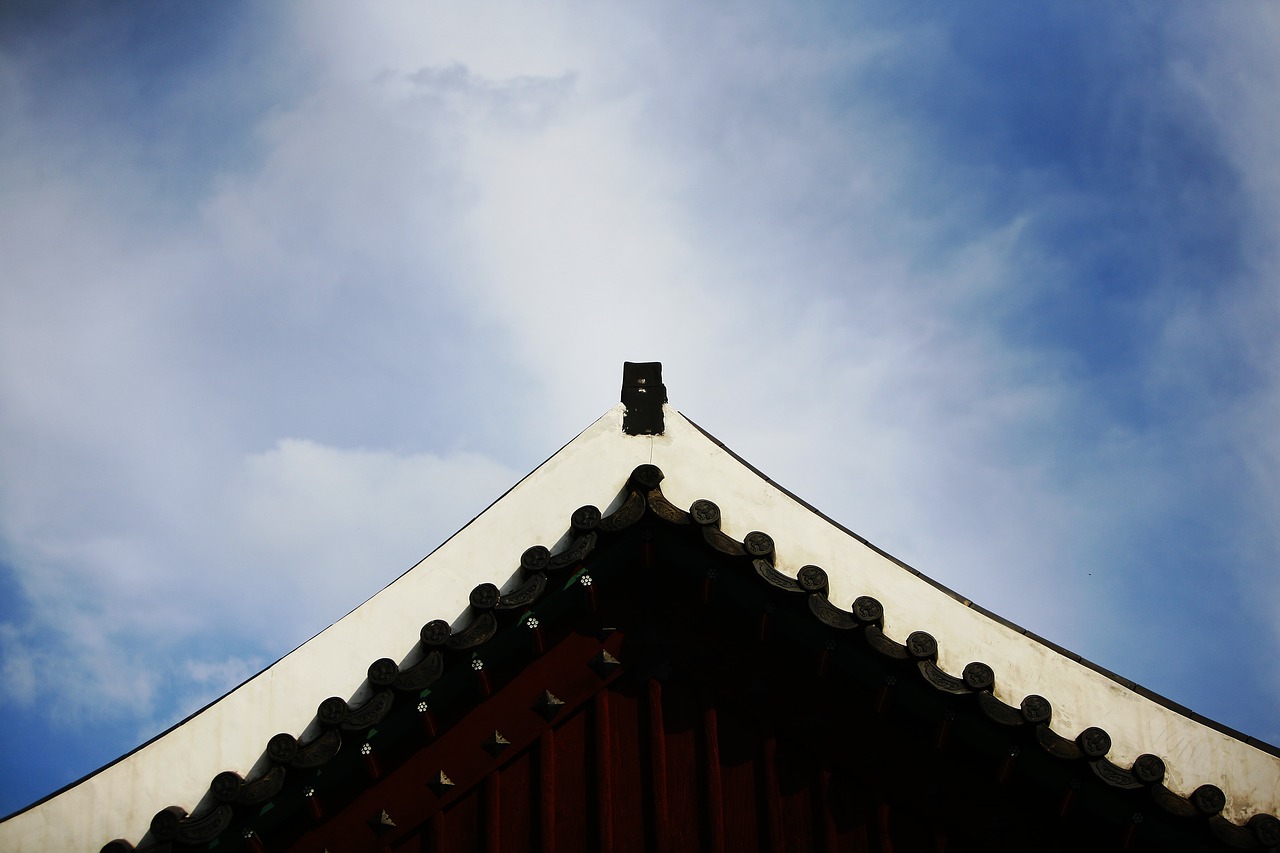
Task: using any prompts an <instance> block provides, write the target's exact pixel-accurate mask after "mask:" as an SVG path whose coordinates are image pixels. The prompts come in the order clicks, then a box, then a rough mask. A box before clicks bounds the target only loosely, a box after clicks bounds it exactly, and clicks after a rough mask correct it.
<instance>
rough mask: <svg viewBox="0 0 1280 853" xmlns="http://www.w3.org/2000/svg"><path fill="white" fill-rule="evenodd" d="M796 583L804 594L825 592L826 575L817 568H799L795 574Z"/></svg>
mask: <svg viewBox="0 0 1280 853" xmlns="http://www.w3.org/2000/svg"><path fill="white" fill-rule="evenodd" d="M796 583H798V584H799V585H800V588H801V589H802V590H804V591H805V592H822V593H826V591H827V573H826V572H825V571H823V570H822V569H821V568H819V567H818V566H801V567H800V571H799V572H797V573H796Z"/></svg>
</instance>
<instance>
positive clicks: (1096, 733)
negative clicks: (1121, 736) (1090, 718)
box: [1076, 726, 1111, 758]
mask: <svg viewBox="0 0 1280 853" xmlns="http://www.w3.org/2000/svg"><path fill="white" fill-rule="evenodd" d="M1076 745H1077V746H1079V747H1080V751H1081V752H1083V753H1084V756H1085V758H1101V757H1102V756H1104V755H1106V754H1107V753H1108V752H1110V751H1111V735H1109V734H1107V733H1106V732H1105V731H1103V730H1102V729H1100V728H1098V727H1097V726H1089V727H1088V728H1087V729H1085V730H1084V731H1082V732H1080V734H1078V735H1076Z"/></svg>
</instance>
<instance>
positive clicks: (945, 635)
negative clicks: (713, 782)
mask: <svg viewBox="0 0 1280 853" xmlns="http://www.w3.org/2000/svg"><path fill="white" fill-rule="evenodd" d="M664 411H665V421H666V429H665V432H664V433H663V434H662V435H657V436H628V435H625V434H624V433H623V430H622V418H623V414H624V407H623V406H622V405H619V406H616V407H614V408H613V409H611V410H610V411H608V412H606V413H605V415H604V416H603V417H601V418H600V419H599V420H598V421H597V422H596V423H594V424H592V425H591V426H590V427H588V428H587V429H586V430H584V431H583V432H582V433H581V434H579V435H578V436H577V437H576V438H575V439H574V440H573V441H571V442H570V443H569V444H567V445H566V446H565V447H564V448H562V449H561V450H560V451H559V452H558V453H556V454H555V455H554V456H552V457H551V458H550V459H548V460H547V461H546V462H545V463H543V464H542V465H541V466H539V467H538V468H537V469H536V470H535V471H534V472H533V473H531V474H529V475H528V476H527V477H525V478H524V479H523V480H521V481H520V482H519V483H518V484H516V485H515V486H514V487H513V488H512V489H511V490H510V491H509V492H508V493H507V494H505V495H503V496H502V497H501V498H499V499H498V500H497V501H496V502H495V503H494V504H493V505H491V506H490V507H489V508H488V509H487V510H485V511H484V512H483V513H482V514H481V515H480V516H478V517H477V518H476V519H475V520H474V521H472V522H471V523H470V524H469V525H467V526H466V527H465V528H463V529H462V530H461V531H459V532H458V533H457V534H455V535H454V536H453V537H451V538H450V539H449V540H448V541H447V542H445V543H444V544H443V545H441V546H440V547H439V548H438V549H436V551H434V552H433V553H432V554H431V555H430V556H428V557H427V558H425V559H424V560H422V561H421V562H420V563H418V564H417V565H416V566H414V567H413V568H412V569H410V570H409V571H408V572H406V573H405V574H404V575H402V576H401V577H399V578H398V579H396V580H395V581H394V582H393V583H391V584H390V585H389V586H387V587H386V588H385V589H383V590H382V591H381V592H379V593H377V594H376V595H374V596H373V597H372V598H370V599H369V600H368V601H366V602H365V603H364V604H362V605H360V606H359V607H358V608H356V609H355V610H353V611H352V612H351V613H350V614H348V615H347V616H346V617H344V618H343V619H341V620H340V621H338V622H336V623H335V624H333V625H331V626H330V627H329V628H327V629H325V630H324V631H322V632H321V633H320V634H318V635H316V636H315V637H313V638H312V639H311V640H309V641H307V642H306V643H305V644H303V645H302V646H300V647H299V648H298V649H296V650H294V651H293V652H291V653H289V654H288V655H286V656H285V657H284V658H282V659H281V660H279V661H277V662H276V663H275V664H273V665H272V666H270V667H269V668H267V669H266V670H264V671H263V672H261V673H259V674H258V675H257V676H255V677H254V678H252V679H250V680H249V681H248V682H246V683H245V684H243V685H241V686H240V687H238V688H236V689H235V690H233V691H232V692H231V693H228V694H227V695H226V696H224V697H222V698H221V699H219V700H218V701H217V702H215V703H213V704H211V705H210V706H208V707H207V708H205V709H203V710H202V711H200V712H199V713H197V714H196V715H194V716H193V717H191V718H190V719H188V720H186V721H184V722H183V723H181V724H179V725H178V726H176V727H175V728H173V729H171V730H170V731H168V732H166V733H165V734H164V735H162V736H160V737H159V738H157V739H156V740H154V741H152V742H151V743H149V744H147V745H145V746H143V747H141V748H140V749H138V750H137V751H135V752H133V753H131V754H129V755H128V756H126V757H124V758H123V759H121V760H120V761H118V762H117V763H115V764H113V765H110V766H108V767H106V768H104V769H102V770H100V771H98V772H97V773H96V774H94V775H92V776H90V777H88V778H86V779H84V780H82V781H81V782H79V783H78V784H76V785H74V786H73V787H70V788H68V789H66V790H64V791H63V792H61V793H59V794H58V795H57V796H55V797H52V798H51V799H49V800H47V801H45V802H43V803H41V804H39V805H37V806H35V807H33V808H31V809H28V810H27V811H24V812H21V813H19V814H17V815H15V816H13V817H11V818H10V819H8V820H7V821H5V822H4V823H2V824H0V850H4V851H12V852H13V853H27V851H51V850H56V851H79V850H84V851H97V850H99V849H100V848H101V846H102V845H103V844H104V843H106V842H107V841H109V840H111V839H113V838H117V837H120V838H127V839H131V840H135V841H136V840H137V838H138V837H139V836H140V835H141V834H142V833H143V832H144V831H145V830H146V828H147V826H148V825H149V823H150V820H151V818H152V816H153V815H154V814H155V813H156V812H157V811H159V810H160V809H162V808H164V807H166V806H169V805H181V806H183V807H185V808H187V809H191V808H193V807H194V806H195V805H196V803H197V802H199V801H200V799H201V798H202V797H203V796H204V794H205V793H206V791H207V790H208V787H209V783H210V781H211V780H212V778H213V777H214V776H215V775H216V774H218V773H219V772H222V771H225V770H233V771H236V772H238V773H240V774H241V775H247V774H248V773H249V771H250V769H251V768H252V766H253V765H254V763H255V761H257V760H258V758H259V757H260V756H261V754H262V752H263V750H264V748H265V746H266V743H267V741H268V740H269V739H270V738H271V737H272V736H273V735H274V734H276V733H277V732H289V733H292V734H295V735H296V734H300V733H301V732H302V730H303V729H304V727H305V726H306V725H307V724H308V722H309V721H310V720H311V719H312V718H313V716H314V715H315V712H316V707H317V705H318V704H319V703H320V702H321V701H322V700H323V699H325V698H326V697H328V696H341V697H344V698H345V697H349V696H351V694H352V692H353V690H354V689H355V688H356V687H357V685H359V684H360V682H361V681H362V680H363V678H364V674H365V671H366V669H367V667H368V666H369V664H370V663H371V662H372V661H374V660H376V659H378V658H382V657H390V658H393V659H395V660H401V659H402V658H403V657H404V656H405V654H406V653H407V652H408V651H409V649H410V648H411V647H412V645H413V643H414V641H415V639H416V638H417V636H418V631H419V629H420V628H421V627H422V625H423V624H424V623H425V622H427V621H429V620H431V619H436V618H445V619H448V620H451V621H452V619H453V618H454V617H456V616H457V615H458V614H461V613H462V612H463V611H464V609H465V608H466V606H467V599H468V595H469V593H470V591H471V590H472V589H473V588H474V587H475V586H476V585H477V584H480V583H483V582H486V581H488V582H492V583H497V584H499V585H501V584H502V583H503V582H504V581H506V580H507V577H508V576H509V575H510V574H511V573H512V572H514V571H515V569H516V566H517V565H518V562H519V557H520V554H521V553H522V552H523V551H524V549H526V548H528V547H529V546H531V545H535V544H543V545H546V546H548V547H553V546H554V545H555V544H556V543H557V542H558V541H559V540H560V539H561V537H562V536H563V535H564V533H565V531H566V530H567V529H568V519H569V517H570V515H571V514H572V513H573V511H574V510H575V509H577V508H578V507H580V506H582V505H584V504H594V505H596V506H598V507H600V508H602V509H603V508H605V507H607V506H608V505H609V504H610V503H611V502H612V501H613V500H614V499H615V498H616V497H617V496H618V495H619V493H620V491H621V490H622V488H623V487H624V484H625V483H626V481H627V478H628V475H629V474H630V473H631V471H632V470H633V469H634V468H635V467H636V466H637V465H640V464H643V463H652V464H655V465H657V466H658V467H659V468H661V469H662V471H663V472H664V474H665V475H666V478H665V479H664V480H663V483H662V488H663V493H664V494H665V496H666V497H667V498H668V499H669V500H670V501H671V502H672V503H673V504H675V505H676V506H678V507H682V508H687V507H689V506H690V505H691V504H692V503H693V502H694V501H695V500H697V499H699V498H706V499H710V500H713V501H714V502H715V503H716V504H717V505H718V506H719V507H720V510H721V517H722V522H721V528H722V530H723V531H724V532H725V533H727V534H728V535H730V536H732V537H734V538H736V539H739V540H741V539H742V538H743V537H744V536H745V535H746V534H747V533H749V532H751V531H753V530H761V531H765V532H767V533H768V534H770V536H772V537H773V540H774V542H775V544H776V566H777V568H778V569H779V570H780V571H782V572H783V573H785V574H788V575H790V576H792V577H794V576H795V575H796V573H797V571H798V570H799V569H800V567H801V566H804V565H806V564H814V565H818V566H821V567H822V568H824V569H825V570H826V571H827V573H828V576H829V580H830V599H831V601H832V602H833V603H836V604H837V605H840V606H843V607H848V606H849V604H850V603H851V602H852V601H853V599H854V598H856V597H858V596H860V595H870V596H874V597H875V598H877V599H878V600H879V601H880V602H881V603H882V604H883V606H884V613H885V617H884V632H885V634H886V635H887V636H889V637H890V638H892V639H895V640H897V641H899V642H901V641H903V640H904V639H905V638H906V637H907V636H908V635H909V634H910V633H911V632H912V631H915V630H925V631H928V632H929V633H930V634H932V635H933V636H934V637H935V638H936V639H937V641H938V649H939V651H938V665H939V666H940V667H941V668H942V669H943V670H945V671H946V672H949V673H953V674H959V673H960V672H961V671H962V670H963V668H964V666H965V665H966V664H967V663H969V662H971V661H982V662H984V663H986V664H988V665H989V666H991V667H992V669H993V670H994V671H995V674H996V687H995V693H996V695H997V696H998V697H999V698H1001V699H1003V700H1004V701H1005V702H1007V703H1009V704H1011V705H1015V706H1016V705H1017V704H1018V703H1019V702H1020V701H1021V699H1022V698H1023V697H1024V696H1026V695H1028V694H1033V693H1036V694H1041V695H1044V696H1045V697H1047V698H1048V699H1049V700H1050V701H1051V702H1052V703H1053V709H1054V716H1053V728H1054V730H1055V731H1057V732H1058V733H1059V734H1061V735H1063V736H1064V737H1067V738H1073V737H1075V735H1077V734H1078V733H1079V732H1080V731H1081V730H1082V729H1084V728H1085V727H1087V726H1090V725H1099V726H1102V727H1104V728H1105V729H1106V730H1107V732H1108V733H1109V734H1110V735H1111V737H1112V741H1113V747H1112V751H1111V753H1110V754H1109V756H1108V757H1109V758H1110V759H1111V760H1112V761H1113V762H1114V763H1116V764H1118V765H1121V766H1124V767H1128V766H1129V765H1130V764H1131V763H1132V761H1133V759H1134V758H1136V757H1137V756H1138V755H1140V754H1143V753H1151V754H1154V755H1157V756H1160V757H1161V758H1163V759H1164V760H1165V762H1166V765H1167V776H1166V780H1165V784H1166V785H1167V786H1168V787H1169V788H1170V789H1171V790H1173V791H1174V792H1175V793H1178V794H1182V795H1184V796H1185V795H1188V794H1190V793H1191V791H1192V790H1194V789H1195V788H1196V787H1197V786H1199V785H1202V784H1206V783H1211V784H1215V785H1218V786H1219V787H1220V788H1222V789H1223V790H1224V791H1225V792H1226V793H1227V797H1228V805H1227V809H1226V810H1225V811H1224V813H1223V814H1224V816H1225V817H1227V818H1228V819H1230V820H1232V821H1234V822H1236V823H1241V822H1243V821H1244V820H1246V819H1247V818H1248V817H1249V816H1251V815H1252V814H1255V813H1259V812H1267V813H1270V814H1273V815H1274V814H1277V813H1280V758H1277V757H1276V756H1274V755H1271V754H1269V753H1267V752H1264V751H1262V750H1259V749H1257V748H1255V747H1253V746H1250V745H1248V744H1246V743H1244V742H1242V741H1240V740H1238V739H1236V738H1234V737H1231V736H1230V735H1228V734H1226V733H1224V732H1221V731H1218V730H1216V729H1213V728H1210V727H1208V726H1205V725H1203V724H1201V723H1198V722H1196V721H1194V720H1191V719H1189V718H1187V717H1185V716H1183V715H1182V714H1180V713H1178V712H1177V711H1176V710H1174V709H1172V708H1169V707H1166V706H1164V705H1162V704H1160V703H1158V702H1156V701H1153V700H1151V699H1149V698H1146V697H1144V696H1142V695H1140V694H1138V693H1135V692H1133V691H1131V690H1129V689H1127V688H1125V687H1124V686H1122V685H1121V684H1119V683H1117V682H1116V681H1114V680H1113V679H1111V678H1109V677H1107V676H1106V675H1105V674H1103V673H1100V672H1098V671H1096V670H1094V669H1091V668H1089V667H1088V666H1085V665H1082V664H1080V663H1077V662H1075V661H1073V660H1071V659H1069V658H1067V657H1064V656H1063V655H1062V654H1061V653H1060V652H1058V651H1057V650H1055V649H1053V648H1050V647H1048V646H1046V645H1044V644H1042V643H1040V642H1039V641H1037V640H1035V639H1034V638H1031V637H1028V636H1025V635H1023V634H1022V633H1020V632H1019V631H1018V630H1016V629H1014V628H1012V627H1010V626H1008V625H1006V624H1003V623H1001V622H1000V621H998V620H995V619H992V618H991V617H990V616H988V615H987V614H985V613H983V612H981V611H979V610H976V609H974V608H972V607H969V606H967V605H966V603H965V602H963V601H962V600H960V599H958V598H957V597H955V596H953V595H951V594H949V593H948V592H947V591H945V590H943V589H940V588H938V587H936V586H935V585H933V584H931V583H929V582H928V581H926V580H923V579H921V578H920V577H918V576H916V575H915V574H914V573H912V572H910V571H908V570H906V569H904V568H903V567H902V566H901V565H899V564H898V563H896V562H895V561H893V560H892V559H891V558H889V557H888V556H886V555H884V554H882V553H881V552H879V551H877V550H876V549H874V548H873V547H871V546H869V545H867V544H866V543H864V542H863V541H861V540H860V539H858V538H857V537H856V536H853V535H852V534H850V533H849V532H848V531H847V530H845V529H843V528H841V527H840V526H839V525H837V524H835V523H833V522H832V521H830V520H828V519H826V518H824V517H823V516H821V515H820V514H818V513H816V512H815V511H813V510H812V509H810V508H809V507H807V506H805V505H804V504H803V503H801V502H800V501H799V500H797V499H796V498H794V497H793V496H791V495H789V494H788V493H787V492H785V491H784V490H782V489H780V488H779V487H777V486H775V485H774V484H772V483H770V482H769V481H768V480H767V479H765V478H764V477H762V476H761V475H760V474H759V473H758V472H756V471H755V470H753V469H752V468H750V467H749V466H748V465H746V464H744V463H743V462H742V461H741V460H739V459H737V458H736V457H735V456H734V455H733V454H731V453H730V452H728V451H727V450H726V449H725V448H724V447H722V446H721V445H719V444H718V443H717V442H716V441H714V440H712V439H711V438H709V437H708V436H707V435H706V434H704V433H703V432H702V431H701V430H699V429H698V428H697V427H696V426H695V425H693V424H692V423H691V422H689V421H688V420H687V419H685V418H684V417H683V416H681V415H680V414H679V413H678V412H676V411H675V410H674V409H671V408H670V407H665V408H664Z"/></svg>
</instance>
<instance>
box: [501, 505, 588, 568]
mask: <svg viewBox="0 0 1280 853" xmlns="http://www.w3.org/2000/svg"><path fill="white" fill-rule="evenodd" d="M592 509H595V507H592ZM578 512H582V510H578ZM577 514H578V513H574V515H575V516H576V515H577ZM599 523H600V513H599V512H598V511H597V513H596V524H599ZM575 526H576V525H575ZM549 562H551V551H550V550H548V549H547V546H546V545H534V546H532V547H530V548H526V549H525V550H524V553H523V554H521V555H520V568H522V569H524V570H525V571H526V572H541V571H544V570H546V568H547V563H549Z"/></svg>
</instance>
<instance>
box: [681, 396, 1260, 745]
mask: <svg viewBox="0 0 1280 853" xmlns="http://www.w3.org/2000/svg"><path fill="white" fill-rule="evenodd" d="M681 417H684V416H683V415H681ZM684 420H686V421H687V422H688V423H689V425H690V426H692V427H693V428H694V429H696V430H697V431H698V432H699V433H701V434H702V436H703V437H705V438H706V439H707V440H708V441H710V442H712V443H713V444H715V445H716V446H717V447H719V448H720V449H721V450H722V451H724V453H725V454H727V455H728V456H730V457H732V458H733V460H734V461H736V462H737V463H738V464H740V465H742V467H744V468H746V469H747V470H749V471H751V472H752V473H753V474H755V475H756V476H757V477H759V478H760V479H761V480H763V481H764V482H766V483H768V484H769V485H770V486H771V487H772V488H774V489H777V490H778V491H779V492H781V493H782V494H784V495H786V496H787V497H788V498H790V499H791V500H793V501H795V503H796V504H797V505H799V506H801V507H803V508H804V509H805V510H807V511H809V512H810V513H812V514H813V515H815V516H817V517H818V518H820V519H822V520H823V521H824V522H825V523H827V524H829V525H831V526H832V527H834V528H836V529H837V530H840V531H841V532H842V533H844V534H845V535H847V536H848V537H849V538H850V539H854V540H856V541H857V542H859V543H860V544H862V545H863V546H865V547H866V548H868V549H869V550H871V551H873V552H875V553H876V554H878V555H879V556H881V557H883V558H884V559H886V560H888V561H889V562H891V563H893V564H894V565H895V566H897V567H899V568H900V569H902V570H903V571H905V572H907V573H909V574H911V575H912V576H914V577H916V578H918V579H919V580H921V581H923V582H924V583H927V584H928V585H929V586H931V587H933V588H934V589H936V590H938V591H939V592H941V593H943V594H944V595H946V596H948V597H949V598H951V599H953V600H955V601H957V602H959V603H960V604H962V605H964V606H965V607H967V608H969V609H970V610H973V611H974V612H976V613H981V614H982V615H983V616H985V617H986V618H988V619H990V620H992V621H993V622H997V623H999V624H1001V625H1003V626H1004V627H1006V628H1008V629H1009V630H1011V631H1014V632H1015V633H1018V634H1021V635H1022V636H1024V637H1026V638H1027V639H1029V640H1032V641H1034V642H1036V643H1038V644H1040V645H1042V646H1044V647H1045V648H1048V649H1051V650H1052V651H1053V652H1055V653H1056V654H1058V655H1060V656H1062V657H1064V658H1066V659H1067V660H1070V661H1073V662H1074V663H1078V664H1080V665H1081V666H1083V667H1085V668H1086V669H1089V670H1092V671H1093V672H1096V673H1098V674H1099V675H1101V676H1103V677H1105V678H1107V679H1108V680H1110V681H1114V682H1115V683H1116V684H1119V685H1120V686H1121V687H1123V688H1125V689H1126V690H1128V691H1130V692H1132V693H1136V694H1137V695H1139V696H1142V697H1143V698H1145V699H1149V700H1150V701H1152V702H1154V703H1156V704H1157V705H1160V706H1162V707H1165V708H1168V709H1169V710H1170V711H1173V712H1174V713H1176V714H1178V715H1179V716H1182V717H1186V718H1187V719H1189V720H1193V721H1195V722H1197V723H1199V724H1200V725H1202V726H1205V727H1206V728H1210V729H1213V730H1214V731H1217V732H1220V733H1222V734H1224V735H1226V736H1227V737H1230V738H1231V739H1233V740H1238V741H1240V742H1241V743H1247V744H1248V745H1249V746H1252V747H1254V748H1255V749H1258V750H1260V751H1261V752H1265V753H1267V754H1269V755H1273V756H1276V757H1277V758H1280V745H1276V744H1272V743H1270V742H1268V741H1265V740H1262V739H1261V738H1258V737H1255V736H1253V735H1250V734H1248V733H1246V732H1242V731H1240V730H1238V729H1235V728H1232V727H1231V726H1228V725H1226V724H1224V723H1221V722H1219V721H1217V720H1215V719H1213V718H1211V717H1206V716H1205V715H1203V714H1201V713H1199V712H1197V711H1195V710H1193V709H1191V708H1188V707H1187V706H1185V705H1183V704H1181V703H1179V702H1175V701H1174V700H1173V699H1170V698H1168V697H1167V696H1164V695H1163V694H1161V693H1157V692H1156V691H1154V690H1151V689H1150V688H1148V687H1144V686H1143V685H1141V684H1139V683H1138V682H1136V681H1133V680H1131V679H1129V678H1125V677H1124V676H1122V675H1120V674H1119V673H1116V672H1114V671H1112V670H1110V669H1107V668H1106V667H1104V666H1102V665H1101V664H1098V663H1095V662H1094V661H1091V660H1089V659H1088V658H1086V657H1084V656H1083V655H1080V654H1078V653H1076V652H1073V651H1071V650H1070V649H1068V648H1065V647H1064V646H1060V645H1058V644H1057V643H1055V642H1053V641H1052V640H1049V639H1047V638H1045V637H1042V636H1041V635H1039V634H1037V633H1035V632H1034V631H1031V630H1029V629H1027V628H1024V627H1022V626H1021V625H1019V624H1017V623H1016V622H1013V621H1011V620H1009V619H1006V618H1005V617H1003V616H1001V615H1000V614H998V613H995V612H993V611H991V610H988V609H987V608H985V607H983V606H982V605H980V604H977V603H976V602H974V601H972V600H970V599H969V598H967V597H965V596H964V595H962V594H960V593H959V592H956V591H955V590H953V589H951V587H949V586H947V585H946V584H943V583H942V582H941V581H938V580H936V579H934V578H932V577H930V576H929V575H927V574H925V573H924V572H922V571H920V570H919V569H917V568H915V567H914V566H912V565H910V564H909V563H906V562H904V561H902V560H900V559H899V558H897V557H895V556H894V555H893V554H890V553H889V552H887V551H885V550H884V549H882V548H880V547H879V546H877V545H876V544H875V543H873V542H870V541H868V540H867V539H865V538H864V537H863V536H861V535H860V534H858V533H857V532H855V531H853V530H850V529H849V528H848V527H846V526H845V525H843V524H841V523H840V522H839V521H836V520H835V519H833V518H831V517H830V516H828V515H827V514H826V513H824V512H823V511H822V510H820V509H818V508H817V507H815V506H814V505H813V504H811V503H809V502H808V501H806V500H805V499H804V498H802V497H800V496H799V495H797V494H795V493H794V492H792V491H790V490H789V489H787V488H786V487H785V486H783V485H781V484H780V483H778V482H777V481H776V480H774V479H772V478H771V477H769V476H768V475H767V474H765V473H764V472H763V471H761V470H760V469H759V468H756V467H755V466H754V465H752V464H751V463H750V462H748V461H747V460H746V459H744V458H742V457H741V456H739V455H738V454H737V453H735V452H734V450H733V449H732V448H731V447H729V446H728V445H726V444H725V443H724V442H722V441H721V440H720V439H718V438H716V437H715V436H714V435H712V434H711V433H710V432H707V430H705V429H703V428H702V427H701V426H699V425H698V424H697V423H696V422H695V421H693V420H691V419H689V418H687V417H684Z"/></svg>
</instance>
